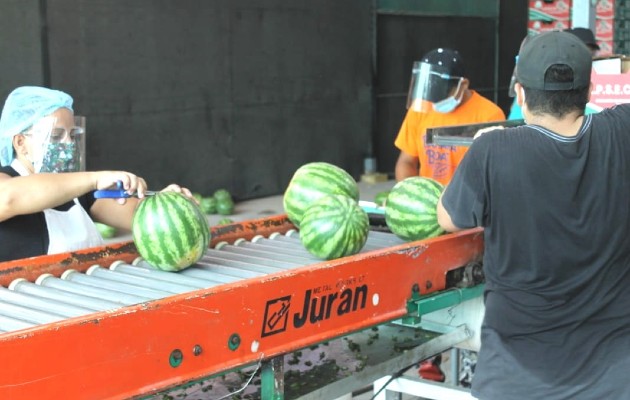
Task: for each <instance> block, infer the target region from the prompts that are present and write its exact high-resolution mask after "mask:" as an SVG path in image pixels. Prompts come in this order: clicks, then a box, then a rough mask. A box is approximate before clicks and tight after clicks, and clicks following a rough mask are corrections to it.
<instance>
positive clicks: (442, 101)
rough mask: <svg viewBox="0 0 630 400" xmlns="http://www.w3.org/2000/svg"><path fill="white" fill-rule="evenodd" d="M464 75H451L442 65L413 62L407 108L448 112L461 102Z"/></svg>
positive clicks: (418, 110) (419, 110) (420, 110)
mask: <svg viewBox="0 0 630 400" xmlns="http://www.w3.org/2000/svg"><path fill="white" fill-rule="evenodd" d="M463 81H464V77H461V76H451V75H449V74H447V73H446V72H445V71H444V68H443V67H440V66H438V65H433V64H428V63H425V62H422V61H416V62H414V63H413V70H412V72H411V82H410V84H409V93H408V95H407V109H409V108H411V109H412V110H414V111H417V112H429V111H437V112H441V113H449V112H451V111H453V110H455V108H457V106H458V105H459V103H460V102H461V99H462V93H460V92H461V90H460V89H461V86H462V82H463Z"/></svg>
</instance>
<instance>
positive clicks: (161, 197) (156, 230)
mask: <svg viewBox="0 0 630 400" xmlns="http://www.w3.org/2000/svg"><path fill="white" fill-rule="evenodd" d="M131 229H132V234H133V241H134V243H135V245H136V248H137V249H138V252H139V253H140V255H141V256H142V257H143V258H144V259H145V260H146V261H147V262H148V263H149V264H151V265H152V266H154V267H155V268H158V269H161V270H165V271H179V270H182V269H184V268H187V267H189V266H191V265H192V264H194V263H196V262H197V261H199V259H201V257H202V256H203V255H204V253H205V251H206V249H207V248H208V243H209V241H210V229H209V227H208V221H207V219H206V217H205V215H204V214H203V213H202V212H201V210H200V209H199V206H198V205H197V204H196V203H195V202H194V201H193V200H192V199H189V198H188V197H186V196H184V195H183V194H180V193H177V192H160V193H157V194H156V195H154V196H149V197H146V198H144V199H143V200H142V201H141V202H140V204H138V207H137V208H136V210H135V212H134V215H133V221H132V228H131Z"/></svg>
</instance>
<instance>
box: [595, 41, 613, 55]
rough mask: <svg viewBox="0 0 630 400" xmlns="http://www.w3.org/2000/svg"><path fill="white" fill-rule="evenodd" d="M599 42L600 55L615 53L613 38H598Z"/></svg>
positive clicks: (598, 53)
mask: <svg viewBox="0 0 630 400" xmlns="http://www.w3.org/2000/svg"><path fill="white" fill-rule="evenodd" d="M597 44H599V51H598V52H597V55H598V56H609V55H612V54H613V50H614V47H613V46H614V44H613V41H612V40H598V41H597Z"/></svg>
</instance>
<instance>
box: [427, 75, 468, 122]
mask: <svg viewBox="0 0 630 400" xmlns="http://www.w3.org/2000/svg"><path fill="white" fill-rule="evenodd" d="M461 85H462V80H461V79H460V81H459V83H458V84H457V90H455V94H457V92H459V88H460V86H461ZM461 102H462V99H461V97H460V98H459V99H456V98H455V96H449V97H447V98H445V99H444V100H440V101H437V102H435V103H433V109H434V110H435V111H437V112H439V113H442V114H448V113H450V112H452V111H453V110H455V109H456V108H457V106H459V104H460V103H461Z"/></svg>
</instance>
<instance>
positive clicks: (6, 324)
mask: <svg viewBox="0 0 630 400" xmlns="http://www.w3.org/2000/svg"><path fill="white" fill-rule="evenodd" d="M36 325H37V324H34V323H32V322H26V321H22V320H21V319H15V318H10V317H5V316H4V315H1V314H0V330H2V331H4V332H11V331H17V330H18V329H26V328H31V327H33V326H36Z"/></svg>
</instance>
